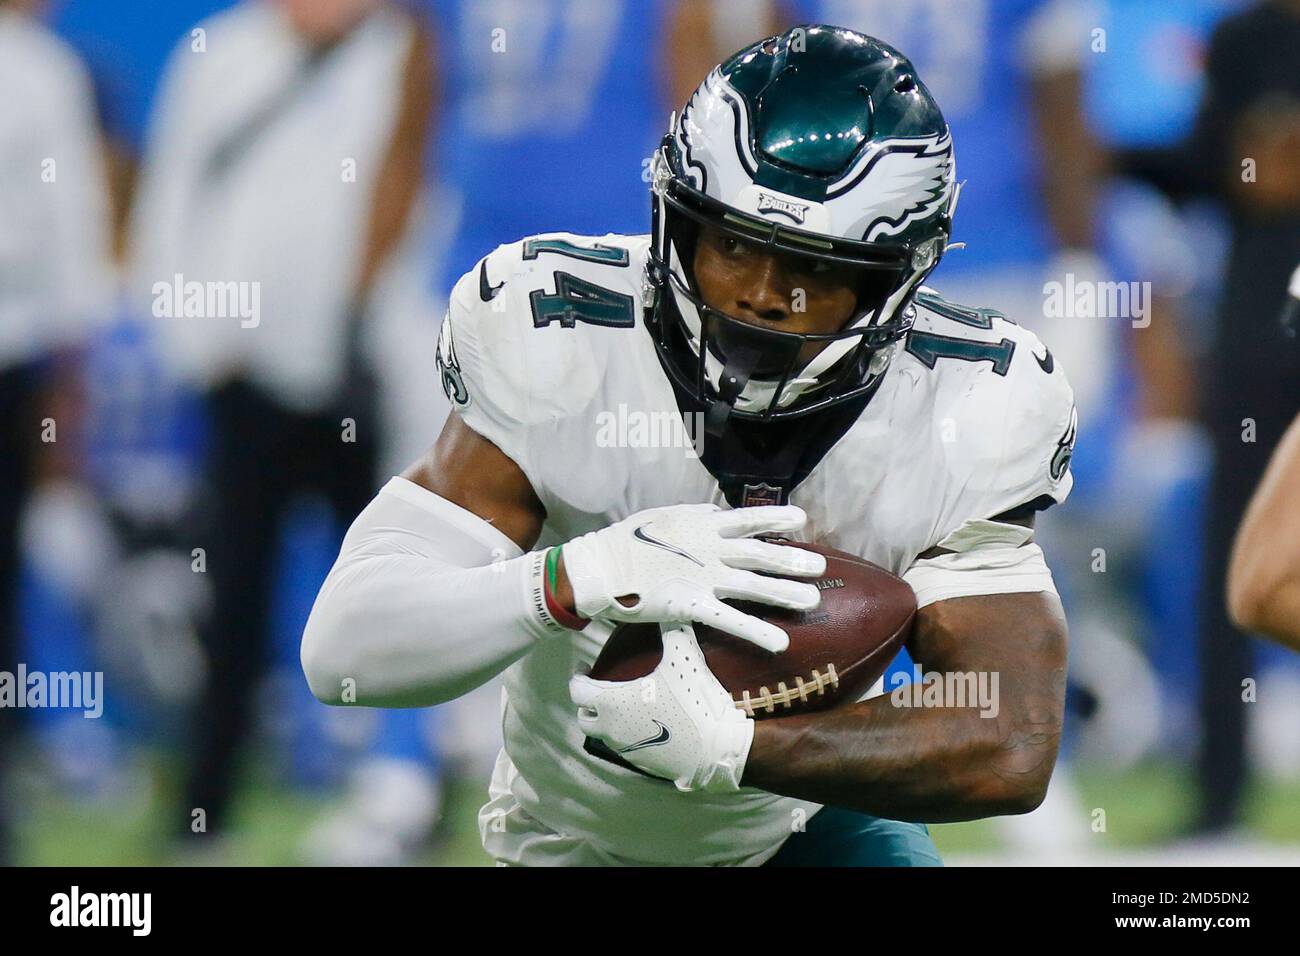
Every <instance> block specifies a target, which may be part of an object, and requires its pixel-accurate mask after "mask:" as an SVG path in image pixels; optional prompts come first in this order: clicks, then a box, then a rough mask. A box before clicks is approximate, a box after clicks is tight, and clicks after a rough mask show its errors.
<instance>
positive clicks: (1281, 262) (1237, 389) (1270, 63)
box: [1122, 0, 1300, 834]
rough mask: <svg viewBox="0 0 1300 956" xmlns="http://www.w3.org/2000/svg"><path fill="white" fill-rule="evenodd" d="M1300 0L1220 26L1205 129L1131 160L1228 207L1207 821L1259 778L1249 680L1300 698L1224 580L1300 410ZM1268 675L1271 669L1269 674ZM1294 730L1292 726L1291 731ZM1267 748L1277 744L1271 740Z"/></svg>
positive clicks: (1224, 821)
mask: <svg viewBox="0 0 1300 956" xmlns="http://www.w3.org/2000/svg"><path fill="white" fill-rule="evenodd" d="M1297 43H1300V3H1297V2H1296V0H1268V2H1260V3H1254V4H1249V5H1247V6H1246V7H1245V9H1242V10H1240V11H1239V12H1234V13H1233V14H1232V15H1231V16H1229V17H1228V18H1227V19H1225V20H1223V21H1222V22H1221V23H1220V24H1219V26H1218V28H1217V29H1216V30H1215V32H1214V35H1213V39H1212V41H1211V44H1210V48H1209V53H1208V56H1207V58H1206V67H1205V87H1204V93H1203V96H1202V98H1201V104H1200V109H1199V114H1198V116H1197V120H1196V124H1195V128H1194V129H1193V130H1191V132H1190V133H1189V135H1188V136H1187V137H1186V138H1184V139H1183V140H1181V141H1180V142H1178V143H1176V144H1173V145H1171V146H1169V147H1167V148H1165V149H1154V150H1132V151H1130V152H1127V153H1125V154H1124V155H1123V157H1122V164H1123V165H1124V167H1125V168H1127V169H1129V170H1131V171H1132V173H1133V174H1134V175H1136V176H1141V177H1143V178H1145V179H1147V180H1148V181H1150V182H1152V183H1154V184H1155V185H1157V186H1159V187H1160V188H1162V189H1163V190H1165V191H1166V192H1167V193H1168V194H1169V195H1170V196H1171V197H1173V198H1175V199H1177V200H1179V201H1186V200H1188V199H1189V198H1195V197H1198V196H1208V197H1211V198H1212V199H1214V200H1215V201H1216V202H1217V203H1218V204H1219V206H1220V207H1221V208H1222V209H1223V210H1225V212H1226V215H1227V234H1228V235H1227V249H1226V253H1225V263H1224V274H1223V279H1222V290H1221V294H1220V298H1219V301H1218V305H1217V308H1216V309H1215V311H1214V314H1213V318H1212V324H1211V328H1210V330H1209V347H1208V350H1207V358H1208V361H1207V362H1206V367H1205V373H1204V375H1203V376H1202V377H1201V379H1200V384H1201V389H1200V391H1201V401H1202V407H1203V409H1204V421H1205V425H1206V427H1207V428H1208V430H1209V434H1210V437H1211V442H1212V446H1213V453H1214V468H1213V479H1212V485H1211V491H1210V496H1209V502H1210V504H1209V511H1208V517H1207V537H1206V547H1205V549H1204V554H1205V564H1204V569H1203V575H1204V580H1205V582H1206V585H1205V586H1204V587H1203V588H1202V589H1201V600H1200V602H1199V603H1200V612H1201V642H1200V657H1201V692H1200V717H1201V729H1202V738H1201V739H1202V743H1201V747H1200V750H1199V759H1198V773H1199V782H1200V790H1201V795H1202V806H1201V811H1200V816H1199V819H1198V823H1197V828H1198V830H1200V831H1201V832H1203V833H1205V834H1223V833H1225V832H1228V833H1230V832H1231V831H1232V830H1233V829H1234V828H1235V827H1237V826H1239V825H1240V822H1241V815H1242V810H1243V806H1242V805H1243V801H1244V799H1245V794H1246V787H1247V784H1248V782H1249V779H1250V777H1249V774H1248V772H1247V771H1248V768H1249V756H1250V749H1249V747H1248V740H1249V738H1248V731H1249V730H1250V729H1251V726H1250V721H1249V720H1248V716H1249V714H1250V713H1251V711H1250V710H1249V709H1248V708H1247V707H1244V706H1242V705H1243V703H1250V702H1252V701H1251V700H1248V699H1246V697H1245V696H1244V692H1243V688H1244V687H1245V685H1244V683H1243V682H1245V681H1247V680H1248V679H1249V680H1254V679H1255V678H1256V677H1257V676H1258V678H1259V681H1258V682H1259V683H1260V684H1261V685H1264V686H1268V685H1270V684H1271V686H1272V687H1273V689H1274V693H1272V694H1269V695H1268V696H1267V697H1265V694H1264V692H1263V690H1262V689H1261V692H1260V700H1261V702H1262V701H1264V700H1266V699H1273V700H1277V699H1278V698H1279V697H1289V698H1294V696H1295V695H1296V692H1297V690H1300V681H1297V679H1296V678H1295V676H1294V673H1293V672H1290V663H1291V662H1290V661H1287V660H1278V658H1277V656H1276V652H1275V651H1274V650H1273V649H1265V648H1262V647H1260V646H1258V645H1252V644H1251V642H1249V641H1248V640H1247V638H1246V636H1245V635H1244V634H1243V633H1242V632H1241V631H1239V630H1238V629H1237V628H1236V627H1234V625H1233V623H1232V621H1231V620H1230V619H1229V617H1228V612H1227V609H1226V607H1225V606H1224V601H1223V599H1222V592H1221V590H1220V585H1219V582H1222V581H1224V580H1225V578H1226V576H1227V572H1228V561H1229V554H1230V552H1231V548H1232V542H1233V536H1234V534H1235V533H1236V529H1237V526H1238V523H1239V522H1240V520H1241V517H1242V514H1243V513H1244V511H1245V509H1246V504H1247V502H1248V501H1249V499H1250V496H1251V493H1252V491H1253V490H1254V488H1255V487H1256V485H1257V484H1258V483H1259V480H1260V477H1261V476H1262V474H1263V473H1264V469H1265V467H1266V465H1267V462H1268V456H1269V454H1270V452H1271V450H1272V449H1273V448H1275V447H1276V446H1277V444H1278V442H1279V441H1280V439H1281V437H1282V434H1283V432H1284V431H1285V430H1286V428H1287V425H1288V423H1289V422H1290V421H1291V419H1292V417H1293V416H1294V414H1295V412H1296V410H1297V408H1300V386H1298V383H1300V357H1298V356H1297V351H1296V350H1295V349H1294V348H1293V347H1289V346H1290V343H1289V342H1288V341H1287V340H1286V339H1285V338H1284V333H1283V331H1282V328H1281V327H1280V325H1279V324H1278V322H1277V315H1278V311H1279V309H1280V308H1281V306H1282V303H1283V301H1284V293H1283V291H1282V290H1284V289H1285V288H1286V287H1287V279H1288V276H1289V275H1290V273H1291V270H1292V269H1293V268H1294V267H1295V263H1296V261H1297V260H1300V163H1297V162H1296V156H1297V155H1300V67H1297V63H1296V60H1295V55H1294V51H1295V50H1296V49H1297V46H1296V44H1297ZM1261 671H1262V672H1263V673H1260V672H1261ZM1291 733H1292V734H1294V729H1292V731H1291ZM1259 752H1260V753H1261V754H1263V755H1265V756H1268V755H1269V754H1270V753H1271V752H1275V748H1272V747H1269V746H1263V747H1260V748H1259Z"/></svg>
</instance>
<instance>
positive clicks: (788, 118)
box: [646, 25, 958, 421]
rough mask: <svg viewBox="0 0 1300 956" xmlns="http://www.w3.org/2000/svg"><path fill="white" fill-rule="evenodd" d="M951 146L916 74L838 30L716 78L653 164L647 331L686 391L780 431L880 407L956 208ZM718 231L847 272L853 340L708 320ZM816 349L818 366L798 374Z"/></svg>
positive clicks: (739, 63) (746, 55) (799, 34)
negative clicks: (711, 244) (780, 425)
mask: <svg viewBox="0 0 1300 956" xmlns="http://www.w3.org/2000/svg"><path fill="white" fill-rule="evenodd" d="M954 169H955V167H954V160H953V148H952V137H951V135H950V134H949V131H948V124H947V123H946V122H945V120H944V118H943V114H942V113H941V112H940V111H939V107H938V105H937V104H936V103H935V101H934V99H933V97H931V95H930V93H929V91H927V90H926V88H925V86H924V84H922V83H921V81H920V78H919V77H918V76H917V74H916V70H915V68H914V67H913V66H912V64H911V63H910V62H909V61H908V60H907V58H906V57H904V56H903V55H902V54H901V53H899V52H898V51H897V50H895V49H893V48H892V47H890V46H888V45H887V44H885V43H882V42H880V41H879V40H876V39H873V38H872V37H869V36H865V35H863V34H861V33H857V32H854V31H852V30H846V29H843V28H840V27H833V26H824V25H809V26H801V27H795V28H793V29H791V30H790V31H788V32H787V33H784V34H782V35H780V36H776V37H770V38H768V39H765V40H762V41H760V42H758V43H755V44H753V45H752V46H749V47H746V48H745V49H743V50H741V51H740V52H739V53H736V54H734V55H733V56H731V57H730V58H729V59H727V60H726V62H724V63H723V64H722V65H720V66H718V67H716V68H715V69H714V70H713V71H712V72H711V73H710V74H709V76H708V77H707V78H706V79H705V81H704V82H703V83H702V84H701V85H700V87H699V89H697V90H696V91H695V93H694V94H693V95H692V96H691V98H690V101H689V102H688V103H687V104H686V106H685V107H684V108H683V109H682V111H681V113H680V114H674V115H673V118H672V119H671V120H670V129H669V131H668V133H667V135H666V136H665V137H664V139H663V141H662V143H661V145H660V147H659V149H658V151H657V152H656V154H655V157H654V160H653V166H652V170H653V175H652V184H651V190H652V198H653V208H654V220H653V226H652V237H651V240H652V241H651V254H650V260H649V265H648V267H647V274H646V279H647V286H648V289H647V292H648V296H649V301H650V302H651V303H652V305H651V307H650V310H649V314H648V325H649V327H650V329H651V332H652V333H653V335H654V337H655V341H656V344H657V347H658V349H659V354H660V358H661V360H662V362H663V365H664V368H665V370H666V371H667V373H668V375H669V376H670V378H671V379H672V380H673V381H674V383H675V384H676V386H677V387H678V388H679V389H686V390H687V391H688V392H689V393H693V395H694V397H695V398H696V399H697V400H698V401H700V402H704V403H706V404H708V405H709V406H710V408H711V409H713V411H714V412H718V411H722V412H723V413H724V415H725V417H734V418H737V419H740V420H760V421H771V420H780V419H789V418H793V417H797V416H803V415H808V414H810V413H812V412H816V411H819V410H821V409H825V408H828V407H831V406H835V405H840V404H842V403H845V402H849V401H853V400H855V399H858V398H861V397H862V396H864V395H868V394H870V393H871V392H872V391H873V390H874V389H875V387H876V385H877V384H878V382H879V380H880V378H881V376H882V375H883V374H884V372H885V370H886V368H887V367H888V365H889V361H890V357H891V356H892V354H893V352H894V349H895V346H896V343H897V342H898V341H899V340H900V339H901V338H902V337H903V336H904V335H906V334H907V331H908V330H909V329H910V327H911V315H912V314H914V311H913V310H912V308H911V299H912V296H913V295H914V294H915V291H916V288H917V286H918V285H920V283H921V282H922V281H923V280H924V279H925V277H926V276H927V275H928V274H929V273H930V271H931V270H932V269H933V268H934V267H935V265H937V264H938V262H939V259H940V258H941V257H942V255H943V253H944V250H945V249H946V248H947V245H948V239H949V236H950V234H951V231H952V213H953V209H954V207H955V205H956V199H957V192H958V189H957V186H956V183H955V181H954ZM704 226H708V227H711V228H714V229H717V230H720V231H721V232H722V233H724V234H726V235H728V236H732V237H735V238H737V239H740V240H742V241H745V242H748V243H754V244H758V245H760V246H762V247H764V248H766V249H768V250H771V251H773V252H781V253H789V254H793V255H796V256H799V257H800V258H802V259H804V260H808V259H812V260H821V261H825V262H827V263H830V264H833V265H834V266H836V267H848V268H849V270H850V272H849V274H850V275H852V276H853V281H854V285H855V291H856V293H857V305H856V308H855V311H854V314H853V317H852V318H850V319H849V321H848V322H847V323H846V324H845V326H844V328H842V329H841V330H839V331H838V332H835V333H833V334H829V335H805V334H799V333H793V332H783V331H776V330H773V329H771V328H760V327H758V326H755V325H751V324H749V323H745V322H742V321H740V320H739V319H736V318H733V317H731V316H728V315H726V314H724V313H722V312H720V311H718V310H716V309H712V308H710V307H709V306H708V305H706V304H705V303H704V301H703V300H702V299H701V297H700V294H699V289H698V286H697V284H696V281H695V277H694V274H693V261H694V255H695V246H696V242H697V239H698V236H699V232H700V229H701V227H704ZM809 342H817V343H818V345H819V346H820V350H819V351H817V353H816V355H815V357H813V358H812V359H811V360H806V361H801V358H800V356H801V355H803V356H805V357H806V356H807V355H808V354H809V352H810V351H811V350H807V349H805V348H804V346H805V345H806V344H808V343H809Z"/></svg>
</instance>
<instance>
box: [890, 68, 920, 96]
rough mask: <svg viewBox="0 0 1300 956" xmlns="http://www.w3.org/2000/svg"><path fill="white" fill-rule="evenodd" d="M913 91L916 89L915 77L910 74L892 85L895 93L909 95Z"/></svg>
mask: <svg viewBox="0 0 1300 956" xmlns="http://www.w3.org/2000/svg"><path fill="white" fill-rule="evenodd" d="M914 89H916V77H914V76H912V74H911V73H909V74H907V76H905V77H903V78H902V79H901V80H899V81H898V82H897V83H895V84H894V92H895V93H911V92H912V91H913V90H914Z"/></svg>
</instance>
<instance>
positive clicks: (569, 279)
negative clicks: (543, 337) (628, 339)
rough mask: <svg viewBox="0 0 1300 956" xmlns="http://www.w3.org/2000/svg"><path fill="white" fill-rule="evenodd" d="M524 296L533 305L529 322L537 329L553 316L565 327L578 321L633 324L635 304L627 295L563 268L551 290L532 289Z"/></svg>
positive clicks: (634, 322)
mask: <svg viewBox="0 0 1300 956" xmlns="http://www.w3.org/2000/svg"><path fill="white" fill-rule="evenodd" d="M528 299H529V301H530V302H531V303H532V307H533V325H534V326H535V327H536V328H539V329H540V328H542V327H544V326H547V325H550V324H551V323H552V322H554V321H556V320H559V323H560V327H561V328H565V329H571V328H573V327H574V326H575V325H576V324H577V323H578V322H587V323H590V324H591V325H607V326H611V327H613V328H631V327H632V326H634V325H636V306H635V303H634V302H633V300H632V297H631V296H630V295H624V294H623V293H621V292H615V291H614V290H613V289H606V288H605V287H604V286H599V285H596V284H595V283H593V282H588V281H587V280H585V279H579V278H578V277H577V276H575V275H570V274H569V273H567V272H557V273H555V292H554V293H548V292H545V291H544V290H542V289H534V290H533V291H532V292H531V293H530V294H529V296H528Z"/></svg>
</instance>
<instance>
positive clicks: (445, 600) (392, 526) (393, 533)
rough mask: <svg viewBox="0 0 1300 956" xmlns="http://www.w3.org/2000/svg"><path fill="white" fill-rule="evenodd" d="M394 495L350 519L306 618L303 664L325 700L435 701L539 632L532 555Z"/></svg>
mask: <svg viewBox="0 0 1300 956" xmlns="http://www.w3.org/2000/svg"><path fill="white" fill-rule="evenodd" d="M406 484H408V485H409V483H406ZM399 490H401V491H402V492H403V494H404V495H405V496H406V497H405V498H403V497H399V496H397V495H395V494H393V493H392V491H391V490H390V489H385V491H384V492H381V494H380V496H379V497H377V498H376V499H375V501H373V502H372V503H371V505H370V506H369V507H367V509H366V511H364V512H362V514H361V515H360V516H359V517H358V518H357V521H356V523H354V525H353V527H352V529H351V530H350V531H349V533H348V537H347V539H346V540H345V541H344V545H343V549H342V551H341V553H340V555H339V559H338V562H337V563H336V564H335V566H334V568H333V569H332V570H331V571H330V574H329V577H328V578H327V579H326V581H325V583H324V585H323V586H322V587H321V591H320V594H319V595H318V597H317V599H316V603H315V606H314V607H313V608H312V613H311V617H310V619H309V620H308V622H307V627H306V630H305V631H304V634H303V642H302V664H303V671H304V673H305V674H306V677H307V681H308V683H309V684H310V686H311V689H312V693H313V694H315V695H316V697H317V698H318V699H320V700H322V701H324V702H325V703H329V704H361V705H367V706H386V707H403V706H429V705H432V704H438V703H442V702H444V701H447V700H450V699H452V698H455V697H458V696H460V695H461V694H464V693H467V692H468V691H470V690H472V689H473V688H475V687H477V686H479V685H480V684H482V683H483V682H485V681H486V680H488V679H489V678H491V677H492V676H493V675H495V674H498V673H500V672H501V671H502V670H504V669H505V668H506V667H508V666H509V665H510V664H511V663H513V662H514V661H516V660H518V659H519V658H520V657H521V656H522V655H524V654H525V653H527V652H528V650H529V649H530V648H531V647H532V646H533V645H534V644H535V643H536V642H537V641H538V640H539V639H542V638H544V637H545V636H547V630H546V627H545V626H544V625H543V624H542V623H541V622H540V620H539V618H538V616H537V614H536V609H535V606H534V605H533V604H532V602H531V598H530V594H531V588H532V585H533V583H534V580H535V577H534V573H535V569H534V567H533V562H534V560H535V559H534V557H533V556H531V555H520V552H519V549H518V548H517V547H516V546H514V545H512V544H510V543H509V542H508V540H507V539H505V538H504V537H503V536H502V537H500V538H499V541H495V540H494V539H493V538H492V537H491V535H492V533H494V532H493V531H492V529H491V527H490V526H488V525H487V524H486V523H485V522H481V521H480V519H477V518H475V517H474V516H473V515H469V514H468V512H463V511H461V512H457V511H454V510H451V509H453V508H454V506H451V505H450V504H449V503H447V502H442V500H441V499H438V498H437V496H435V495H432V494H431V493H429V492H427V491H424V490H423V489H416V488H414V486H411V487H409V488H405V487H404V488H402V489H399ZM421 496H424V497H423V498H421ZM439 502H441V503H439ZM429 504H431V505H432V507H433V508H435V509H442V510H443V512H444V513H442V514H440V513H436V512H435V511H430V510H428V509H427V508H426V507H424V506H425V505H429ZM474 522H479V524H481V525H482V528H476V527H475V525H474ZM483 529H486V530H483Z"/></svg>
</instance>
